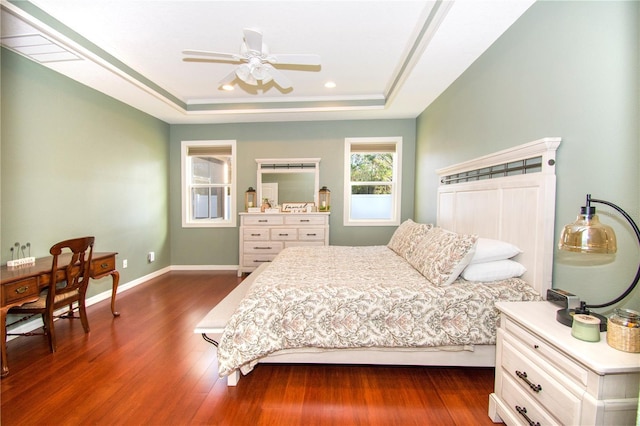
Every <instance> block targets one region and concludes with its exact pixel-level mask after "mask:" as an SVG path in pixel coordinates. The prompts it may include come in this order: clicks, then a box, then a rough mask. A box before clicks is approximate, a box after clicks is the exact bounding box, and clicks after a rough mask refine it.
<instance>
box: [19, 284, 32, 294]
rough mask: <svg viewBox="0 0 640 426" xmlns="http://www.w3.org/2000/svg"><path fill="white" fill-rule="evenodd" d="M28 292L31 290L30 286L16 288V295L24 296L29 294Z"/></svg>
mask: <svg viewBox="0 0 640 426" xmlns="http://www.w3.org/2000/svg"><path fill="white" fill-rule="evenodd" d="M27 290H29V286H28V285H23V286H22V287H18V288H16V293H18V294H24V293H26V292H27Z"/></svg>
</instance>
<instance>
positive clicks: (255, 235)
mask: <svg viewBox="0 0 640 426" xmlns="http://www.w3.org/2000/svg"><path fill="white" fill-rule="evenodd" d="M251 236H252V237H259V236H260V234H251Z"/></svg>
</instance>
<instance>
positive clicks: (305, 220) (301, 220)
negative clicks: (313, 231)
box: [300, 219, 311, 222]
mask: <svg viewBox="0 0 640 426" xmlns="http://www.w3.org/2000/svg"><path fill="white" fill-rule="evenodd" d="M300 222H311V221H310V220H309V219H300Z"/></svg>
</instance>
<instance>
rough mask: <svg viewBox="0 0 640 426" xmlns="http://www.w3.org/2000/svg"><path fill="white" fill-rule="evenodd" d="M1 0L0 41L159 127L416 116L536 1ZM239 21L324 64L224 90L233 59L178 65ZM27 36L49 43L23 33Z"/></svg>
mask: <svg viewBox="0 0 640 426" xmlns="http://www.w3.org/2000/svg"><path fill="white" fill-rule="evenodd" d="M0 2H1V4H2V9H1V11H2V22H1V33H0V36H1V37H2V38H1V41H2V44H3V45H4V46H5V47H9V48H12V49H14V50H18V51H20V53H21V54H24V55H27V56H29V55H32V54H34V53H41V52H43V51H44V54H40V55H33V56H31V59H34V60H36V61H38V62H41V63H42V64H43V65H44V66H47V67H49V68H51V69H53V70H56V71H58V72H60V73H62V74H64V75H67V76H69V77H70V78H72V79H74V80H77V81H79V82H81V83H83V84H85V85H87V86H90V87H93V88H94V89H96V90H99V91H101V92H103V93H105V94H107V95H109V96H112V97H114V98H116V99H119V100H121V101H123V102H125V103H127V104H129V105H131V106H133V107H135V108H137V109H139V110H142V111H144V112H146V113H148V114H150V115H153V116H155V117H157V118H159V119H161V120H164V121H165V122H167V123H234V122H263V121H302V120H304V121H312V120H346V119H385V118H415V117H417V116H418V115H419V114H420V113H421V112H422V111H423V110H424V109H425V108H426V107H427V106H428V105H429V104H430V103H431V102H432V101H433V100H435V99H436V98H437V96H438V95H439V94H440V93H442V92H443V91H444V90H445V89H446V88H447V87H448V86H449V85H450V84H451V83H452V82H453V81H454V80H455V79H456V78H457V77H458V76H459V75H460V74H462V72H463V71H464V70H465V69H466V68H467V67H468V66H469V65H471V63H473V61H474V60H475V59H477V58H478V56H480V55H481V54H482V53H483V52H484V51H485V50H486V49H487V48H488V47H489V46H490V45H491V44H492V43H493V42H494V41H495V40H496V39H497V38H498V37H499V36H500V35H501V34H502V33H503V32H504V31H505V30H506V29H507V28H509V26H511V24H512V23H513V22H515V20H516V19H518V17H520V16H521V15H522V13H524V12H525V11H526V10H527V9H528V8H529V6H531V4H532V3H533V2H534V0H457V1H440V0H436V1H401V0H397V1H395V0H386V1H364V0H360V1H337V0H335V1H332V0H323V1H317V0H309V1H307V0H297V1H273V0H262V1H242V0H240V1H238V0H236V1H214V0H208V1H207V0H197V1H196V0H194V1H186V0H165V1H158V0H32V1H31V2H27V1H8V0H0ZM243 28H254V29H258V30H260V31H261V32H262V33H263V41H264V43H266V44H267V45H268V46H269V50H270V51H271V52H272V53H313V54H318V55H320V57H321V64H322V65H321V66H320V67H319V68H318V69H314V70H308V69H307V70H301V69H296V67H288V68H281V71H282V72H283V73H284V74H285V75H286V76H287V77H288V78H289V79H290V80H291V81H292V82H293V87H292V89H289V90H282V89H280V88H279V87H278V86H276V85H274V84H272V83H268V84H266V85H264V86H263V87H255V86H248V85H246V84H244V83H242V82H240V81H239V80H237V81H236V82H235V90H233V91H230V92H229V91H223V90H221V89H220V88H219V85H218V82H219V81H220V80H221V79H223V78H224V77H225V76H226V75H227V74H229V73H230V72H231V71H232V70H233V68H234V65H233V64H229V63H223V62H212V61H208V62H189V61H184V60H183V59H184V58H185V55H183V54H182V51H183V50H184V49H197V50H211V51H217V52H229V53H237V52H239V49H240V44H241V42H242V30H243ZM34 34H35V35H37V34H39V35H41V36H44V37H46V38H47V39H49V40H50V41H51V42H53V43H54V45H53V46H51V45H50V46H43V45H42V44H41V42H42V41H43V40H44V39H43V38H40V37H38V38H37V41H36V42H35V43H34V40H36V38H34V37H29V38H23V37H22V36H29V35H34ZM56 44H57V45H58V46H56ZM19 45H22V47H16V46H19ZM60 50H66V52H65V51H63V52H60ZM63 59H64V60H63ZM69 59H75V60H69ZM330 80H331V81H334V82H335V83H336V85H337V86H336V87H335V88H334V89H327V88H325V87H324V84H325V82H327V81H330Z"/></svg>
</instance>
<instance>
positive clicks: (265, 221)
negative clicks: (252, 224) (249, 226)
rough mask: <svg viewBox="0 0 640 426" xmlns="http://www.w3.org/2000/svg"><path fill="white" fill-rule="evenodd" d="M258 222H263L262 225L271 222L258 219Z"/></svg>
mask: <svg viewBox="0 0 640 426" xmlns="http://www.w3.org/2000/svg"><path fill="white" fill-rule="evenodd" d="M258 222H261V223H267V222H269V221H268V220H267V219H258Z"/></svg>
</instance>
